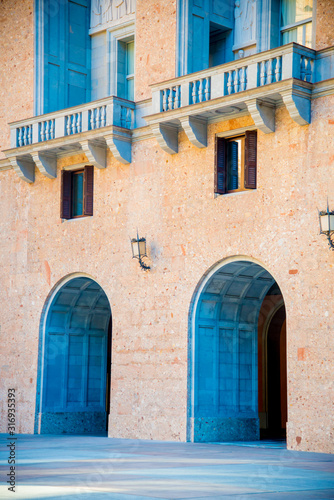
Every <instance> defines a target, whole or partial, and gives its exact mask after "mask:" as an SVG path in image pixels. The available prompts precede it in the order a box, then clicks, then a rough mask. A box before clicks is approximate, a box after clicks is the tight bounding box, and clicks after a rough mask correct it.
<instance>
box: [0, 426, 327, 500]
mask: <svg viewBox="0 0 334 500" xmlns="http://www.w3.org/2000/svg"><path fill="white" fill-rule="evenodd" d="M7 439H8V437H7V435H4V434H2V435H0V440H1V457H0V458H1V462H0V463H1V481H2V483H1V486H0V498H2V499H4V498H6V499H7V498H12V499H34V498H42V499H43V498H44V499H48V500H51V499H55V498H61V499H73V500H75V499H77V498H82V499H91V498H94V499H96V500H100V499H111V500H157V499H159V500H163V499H164V500H166V499H168V500H172V499H173V500H174V499H178V500H181V499H184V500H195V499H196V500H197V499H200V500H213V499H220V498H221V499H228V498H230V499H232V500H260V499H261V500H264V499H265V500H276V499H279V498H281V499H283V500H288V499H294V500H297V499H300V500H304V499H305V500H309V499H312V498H314V499H319V498H331V499H334V455H326V454H320V453H305V452H293V451H287V450H286V449H285V445H284V444H280V443H270V442H260V443H247V444H243V443H239V444H235V443H233V444H232V443H230V444H193V443H174V442H157V441H136V440H126V439H108V438H106V437H93V436H85V437H84V436H45V435H44V436H33V435H18V436H17V441H16V449H15V453H16V458H17V464H16V465H17V469H16V490H15V491H16V492H15V494H14V493H12V492H9V491H8V490H7V485H6V484H5V481H6V479H5V476H6V474H7V473H8V472H9V466H8V463H7V460H8V454H9V453H8V450H9V448H6V444H8V443H9V441H7Z"/></svg>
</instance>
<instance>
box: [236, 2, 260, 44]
mask: <svg viewBox="0 0 334 500" xmlns="http://www.w3.org/2000/svg"><path fill="white" fill-rule="evenodd" d="M255 38H256V0H235V4H234V45H235V46H242V45H246V44H247V43H248V42H251V41H254V40H255Z"/></svg>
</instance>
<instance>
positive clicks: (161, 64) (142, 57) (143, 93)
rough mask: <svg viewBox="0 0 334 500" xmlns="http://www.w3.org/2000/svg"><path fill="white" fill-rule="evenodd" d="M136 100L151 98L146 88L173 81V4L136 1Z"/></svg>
mask: <svg viewBox="0 0 334 500" xmlns="http://www.w3.org/2000/svg"><path fill="white" fill-rule="evenodd" d="M136 5H137V7H136V42H135V43H136V61H135V71H136V81H135V100H136V101H141V100H143V99H147V98H150V97H151V90H150V88H149V85H152V84H153V83H157V82H163V81H164V80H168V79H169V78H174V77H175V44H176V0H171V1H169V2H161V1H158V0H137V3H136Z"/></svg>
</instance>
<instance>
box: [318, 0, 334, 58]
mask: <svg viewBox="0 0 334 500" xmlns="http://www.w3.org/2000/svg"><path fill="white" fill-rule="evenodd" d="M333 45H334V2H333V0H317V2H316V38H315V49H316V50H321V49H325V48H326V47H332V46H333Z"/></svg>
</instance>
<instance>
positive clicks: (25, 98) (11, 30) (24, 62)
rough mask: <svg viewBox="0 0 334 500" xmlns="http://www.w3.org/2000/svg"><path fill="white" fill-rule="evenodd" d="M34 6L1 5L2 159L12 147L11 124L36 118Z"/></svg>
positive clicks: (27, 0)
mask: <svg viewBox="0 0 334 500" xmlns="http://www.w3.org/2000/svg"><path fill="white" fill-rule="evenodd" d="M33 5H34V2H33V0H24V1H23V2H22V1H20V0H10V1H9V0H3V1H2V2H1V3H0V37H1V43H0V61H1V71H0V123H1V127H0V159H1V158H4V157H5V155H4V154H3V153H2V150H4V149H7V148H9V147H10V131H9V126H8V123H10V122H12V121H15V120H21V119H23V118H28V117H29V116H32V115H33V98H34V96H33V92H34V22H33V19H34V14H33ZM3 124H4V125H3Z"/></svg>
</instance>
